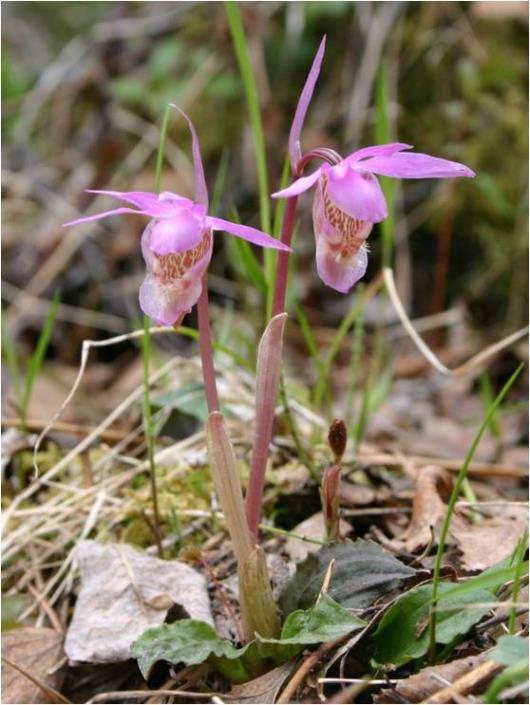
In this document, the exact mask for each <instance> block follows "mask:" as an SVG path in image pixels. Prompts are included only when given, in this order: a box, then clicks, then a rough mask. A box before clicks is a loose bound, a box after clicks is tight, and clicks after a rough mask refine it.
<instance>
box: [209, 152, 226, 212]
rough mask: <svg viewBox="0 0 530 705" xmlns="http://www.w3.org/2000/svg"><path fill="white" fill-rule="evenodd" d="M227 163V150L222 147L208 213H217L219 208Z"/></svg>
mask: <svg viewBox="0 0 530 705" xmlns="http://www.w3.org/2000/svg"><path fill="white" fill-rule="evenodd" d="M228 163H229V156H228V150H227V149H223V151H222V154H221V160H220V161H219V167H218V168H217V174H216V175H215V181H214V184H213V193H212V199H211V201H212V202H211V205H210V208H209V213H210V215H219V209H220V207H221V198H222V195H223V191H224V188H225V183H226V177H227V175H228Z"/></svg>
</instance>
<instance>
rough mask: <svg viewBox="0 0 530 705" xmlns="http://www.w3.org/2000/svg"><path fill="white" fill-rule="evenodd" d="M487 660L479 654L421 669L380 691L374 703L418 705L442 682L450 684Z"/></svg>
mask: <svg viewBox="0 0 530 705" xmlns="http://www.w3.org/2000/svg"><path fill="white" fill-rule="evenodd" d="M487 660H488V655H487V654H479V655H478V656H466V657H465V658H460V659H456V660H455V661H451V662H450V663H443V664H441V665H439V666H429V667H427V668H423V669H422V670H421V671H420V672H419V673H417V674H416V675H414V676H410V677H409V678H404V679H403V680H400V681H398V683H397V685H396V686H395V687H394V688H390V689H385V690H382V691H381V692H380V693H379V694H378V695H376V696H375V698H374V703H385V704H386V703H404V702H407V703H420V702H422V701H423V700H427V698H428V697H429V696H430V695H432V694H433V693H436V692H438V691H439V690H440V687H441V686H442V684H443V683H444V682H446V683H447V682H449V683H452V682H453V681H454V680H456V679H457V678H459V677H460V676H462V675H463V674H465V673H467V672H468V671H472V670H473V669H474V668H476V667H477V666H479V665H480V664H481V663H483V662H484V661H487Z"/></svg>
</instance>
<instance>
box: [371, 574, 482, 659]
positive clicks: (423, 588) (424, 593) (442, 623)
mask: <svg viewBox="0 0 530 705" xmlns="http://www.w3.org/2000/svg"><path fill="white" fill-rule="evenodd" d="M453 589H454V586H453V585H451V584H447V583H445V584H442V585H440V588H439V599H438V608H437V609H438V611H437V620H436V643H437V644H450V643H451V642H452V641H453V639H455V638H456V637H457V636H460V635H463V634H465V633H466V632H467V631H469V629H471V627H472V626H473V625H474V624H476V623H477V622H478V621H479V620H480V619H482V617H483V616H484V615H485V614H487V613H488V612H489V611H490V609H491V607H490V605H491V603H492V602H494V601H495V595H494V594H493V593H491V592H489V591H488V590H481V589H478V590H472V591H471V590H470V591H469V592H467V593H464V594H462V593H461V594H457V595H456V596H454V595H451V596H450V597H447V598H446V599H444V593H445V594H450V593H451V592H452V590H453ZM431 600H432V584H428V585H420V586H419V587H415V588H413V589H412V590H409V592H407V593H405V594H404V595H402V596H401V597H400V598H399V599H398V600H397V602H395V603H394V604H393V605H392V607H391V608H390V609H389V610H388V612H387V613H386V614H385V616H384V617H383V619H382V620H381V622H380V623H379V626H378V627H377V630H376V631H375V633H374V634H373V636H372V637H371V639H370V651H371V655H372V662H373V663H374V664H376V665H378V666H383V667H385V668H387V669H394V668H397V667H398V666H402V665H403V664H405V663H408V662H409V661H412V660H413V659H417V658H421V657H422V656H425V654H426V653H427V652H428V650H429V613H430V608H431ZM475 605H476V606H475Z"/></svg>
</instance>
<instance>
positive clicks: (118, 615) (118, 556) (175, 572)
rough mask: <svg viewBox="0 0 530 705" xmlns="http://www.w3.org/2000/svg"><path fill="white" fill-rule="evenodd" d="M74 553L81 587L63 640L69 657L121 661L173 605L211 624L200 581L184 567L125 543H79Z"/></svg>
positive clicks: (191, 569) (78, 659) (208, 605)
mask: <svg viewBox="0 0 530 705" xmlns="http://www.w3.org/2000/svg"><path fill="white" fill-rule="evenodd" d="M76 553H77V558H78V560H79V563H80V569H81V591H80V593H79V597H78V599H77V603H76V606H75V611H74V616H73V619H72V622H71V624H70V628H69V630H68V633H67V636H66V641H65V651H66V654H67V656H68V658H69V659H71V660H72V661H89V662H95V663H112V662H116V661H125V660H126V659H128V658H130V657H131V656H130V645H131V644H132V642H133V641H135V639H137V638H138V637H139V636H140V635H141V634H142V633H143V632H144V631H145V630H146V629H148V628H149V627H157V626H159V625H161V624H162V623H163V622H164V620H165V618H166V615H167V611H168V609H169V608H170V607H172V605H174V604H178V605H181V606H182V607H183V608H184V609H185V610H186V612H187V613H188V614H189V616H190V617H192V618H193V619H199V620H203V621H205V622H208V623H209V624H213V621H212V616H211V612H210V603H209V598H208V591H207V589H206V581H205V579H204V577H203V576H202V575H201V574H200V573H198V572H197V571H195V570H193V568H191V567H190V566H189V565H186V564H185V563H182V562H180V561H163V560H160V559H159V558H154V557H152V556H148V555H145V554H142V553H139V552H138V551H135V550H134V549H133V548H131V547H130V546H128V545H126V544H101V543H98V542H97V541H80V542H79V544H78V546H77V552H76Z"/></svg>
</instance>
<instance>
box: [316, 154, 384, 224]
mask: <svg viewBox="0 0 530 705" xmlns="http://www.w3.org/2000/svg"><path fill="white" fill-rule="evenodd" d="M363 164H364V162H363ZM327 173H328V185H327V190H328V196H329V197H330V199H331V201H332V202H333V203H334V205H336V206H337V208H339V210H341V211H344V213H347V214H348V215H350V216H351V217H352V218H357V219H358V220H366V221H368V222H370V223H379V222H380V221H381V220H384V219H385V218H386V217H387V215H388V210H387V206H386V201H385V197H384V195H383V191H382V190H381V187H380V186H379V182H378V181H377V179H376V178H375V176H372V174H364V173H363V174H359V173H358V172H357V171H354V169H353V168H352V167H350V166H349V165H347V164H345V163H344V162H341V163H340V164H337V166H334V167H332V168H331V169H330V170H329V171H328V172H327Z"/></svg>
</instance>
